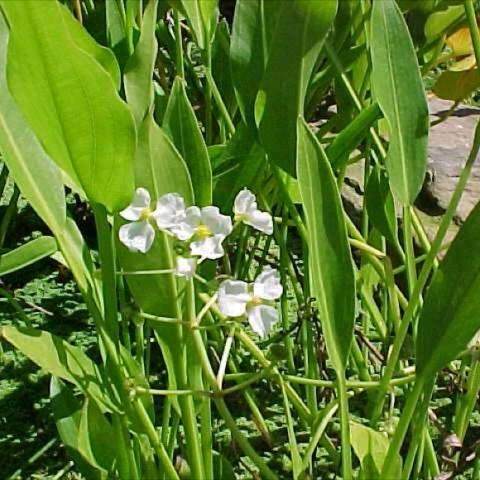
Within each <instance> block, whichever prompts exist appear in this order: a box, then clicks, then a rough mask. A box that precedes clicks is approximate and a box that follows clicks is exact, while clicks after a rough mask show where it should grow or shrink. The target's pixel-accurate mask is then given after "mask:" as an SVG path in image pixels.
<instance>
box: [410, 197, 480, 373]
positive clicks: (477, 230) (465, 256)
mask: <svg viewBox="0 0 480 480" xmlns="http://www.w3.org/2000/svg"><path fill="white" fill-rule="evenodd" d="M479 236H480V204H478V205H477V206H476V207H475V208H474V210H473V211H472V212H471V213H470V215H469V217H468V218H467V221H466V222H465V223H464V225H463V226H462V228H461V229H460V231H459V232H458V234H457V236H456V237H455V240H454V241H453V243H452V245H451V246H450V248H449V250H448V252H447V254H446V255H445V258H444V259H443V261H442V263H441V264H440V267H439V269H438V270H437V271H436V273H435V275H434V277H433V280H432V283H431V285H430V288H429V289H428V293H427V296H426V298H425V303H424V306H423V309H422V312H421V315H420V319H419V323H418V336H417V372H418V374H419V375H423V376H425V375H427V376H428V375H433V374H434V373H435V372H436V371H437V370H439V369H440V368H442V367H443V366H444V365H446V364H447V363H448V362H450V361H451V360H453V359H454V358H455V357H456V356H457V355H458V354H459V353H460V352H461V351H462V350H464V349H465V348H466V346H467V344H468V342H469V341H470V340H471V339H472V337H473V336H474V335H475V333H476V332H477V331H478V330H480V295H479V292H480V256H479V255H476V254H475V252H476V251H477V248H478V239H479Z"/></svg>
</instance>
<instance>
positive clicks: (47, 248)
mask: <svg viewBox="0 0 480 480" xmlns="http://www.w3.org/2000/svg"><path fill="white" fill-rule="evenodd" d="M56 251H57V242H56V241H55V239H54V238H53V237H39V238H36V239H34V240H31V241H30V242H28V243H25V244H24V245H21V246H20V247H17V248H15V249H14V250H11V251H10V252H8V253H4V254H3V255H0V275H6V274H7V273H12V272H16V271H17V270H21V269H22V268H25V267H27V266H28V265H31V264H32V263H35V262H38V261H39V260H41V259H42V258H45V257H49V256H50V255H53V254H54V253H55V252H56Z"/></svg>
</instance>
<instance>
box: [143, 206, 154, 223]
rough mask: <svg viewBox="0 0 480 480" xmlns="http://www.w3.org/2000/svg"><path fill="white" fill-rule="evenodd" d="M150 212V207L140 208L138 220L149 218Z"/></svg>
mask: <svg viewBox="0 0 480 480" xmlns="http://www.w3.org/2000/svg"><path fill="white" fill-rule="evenodd" d="M151 214H152V209H151V208H149V207H147V208H144V209H143V210H142V213H141V214H140V220H141V221H145V220H148V219H149V218H150V215H151Z"/></svg>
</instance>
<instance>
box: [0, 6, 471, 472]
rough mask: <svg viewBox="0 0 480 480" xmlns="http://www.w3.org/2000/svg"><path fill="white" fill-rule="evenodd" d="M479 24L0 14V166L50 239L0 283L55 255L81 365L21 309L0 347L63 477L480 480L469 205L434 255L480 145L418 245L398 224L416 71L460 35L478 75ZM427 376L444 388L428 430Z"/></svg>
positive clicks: (422, 152) (463, 10)
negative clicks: (357, 203)
mask: <svg viewBox="0 0 480 480" xmlns="http://www.w3.org/2000/svg"><path fill="white" fill-rule="evenodd" d="M220 6H221V5H220ZM475 8H476V4H475V2H473V0H465V1H464V2H460V1H447V0H428V1H427V0H425V1H424V2H411V1H406V0H405V1H400V0H399V1H398V2H397V1H395V0H382V1H380V0H358V1H355V2H351V1H342V0H338V1H337V0H288V1H287V0H237V2H236V7H235V13H234V16H233V20H232V22H231V24H229V23H228V22H227V21H226V20H225V19H223V18H222V19H220V16H219V5H218V3H217V1H216V0H168V1H166V0H143V1H142V0H107V1H106V2H100V1H96V0H73V1H71V2H59V1H57V0H45V1H42V2H40V1H38V0H24V1H23V2H14V1H12V0H0V150H1V152H2V155H3V159H4V161H5V164H6V166H7V167H8V172H9V174H10V175H11V176H12V178H13V179H14V181H15V185H16V190H15V192H16V194H14V195H16V199H15V201H14V203H16V201H17V199H18V195H20V194H21V195H22V196H23V197H24V198H25V199H26V200H27V201H28V202H29V204H30V205H31V206H32V208H33V209H34V210H35V212H36V214H37V215H38V216H39V217H40V218H41V219H42V220H43V222H44V223H45V224H46V226H47V227H48V229H49V230H50V232H51V234H52V236H51V237H50V236H45V237H41V238H38V239H35V240H32V241H31V242H30V243H27V244H26V245H23V246H21V247H19V248H18V249H16V250H13V251H9V252H7V253H5V254H3V255H2V257H1V259H0V274H1V275H3V274H7V273H11V272H13V271H15V270H16V269H19V268H22V267H25V266H28V265H30V264H31V263H32V262H34V261H35V260H37V259H40V258H44V257H45V256H49V255H51V254H52V253H54V252H57V250H58V252H57V253H56V258H57V259H59V260H60V261H61V262H62V263H63V264H65V265H66V266H67V267H68V269H70V271H71V272H72V275H73V277H74V279H75V281H76V284H77V286H78V289H79V291H80V292H81V294H82V296H83V298H84V301H85V304H86V306H87V308H88V311H89V315H90V316H91V319H92V321H93V323H94V325H95V332H96V335H97V337H96V341H97V352H98V359H99V361H93V359H92V358H91V357H90V356H88V355H87V354H86V353H85V352H84V351H83V350H82V349H81V348H80V347H77V346H74V345H71V344H69V343H68V342H66V341H65V340H64V339H62V338H60V337H58V336H56V335H54V334H52V333H51V332H49V331H46V330H40V329H35V328H32V327H31V326H30V325H28V316H26V315H25V314H24V312H22V310H21V308H20V307H18V311H19V315H18V324H14V325H9V326H2V328H1V330H0V336H1V338H2V340H4V341H5V342H8V343H9V344H11V345H13V346H14V347H15V348H17V349H18V350H20V351H21V352H22V353H23V354H25V355H26V356H27V357H28V358H29V359H31V360H32V361H33V362H35V363H36V364H37V365H38V366H40V367H41V368H42V369H43V370H44V371H46V372H48V373H49V374H50V375H51V385H50V398H51V407H52V410H53V416H54V419H55V422H56V426H57V430H58V435H59V437H60V439H61V441H62V443H63V445H64V446H65V448H66V450H67V452H68V454H69V456H70V457H71V458H72V460H73V461H74V462H75V468H76V469H77V471H79V472H80V473H81V474H82V475H83V476H84V477H85V478H87V479H90V478H91V479H103V478H119V479H123V480H140V479H143V478H151V479H164V478H168V479H179V478H191V479H195V480H201V479H208V480H210V479H228V478H240V477H241V475H243V474H244V473H245V472H247V473H248V472H249V473H248V474H249V475H250V476H251V477H253V478H265V479H272V480H273V479H277V478H290V477H291V478H294V479H298V480H300V479H306V478H338V477H339V476H340V477H341V478H343V479H345V480H349V479H353V478H361V479H400V478H405V479H407V478H412V479H419V478H422V479H423V478H425V479H428V478H430V479H434V478H453V476H454V475H455V474H457V473H466V474H467V475H470V476H471V477H470V478H474V479H480V453H479V452H480V447H479V445H478V441H477V442H475V441H473V442H471V441H470V440H469V439H468V438H467V437H468V432H469V431H472V430H474V429H473V427H472V425H471V424H470V417H471V416H472V413H473V412H474V411H475V408H476V399H477V397H478V392H479V390H480V367H479V363H478V362H479V357H478V352H477V343H478V334H477V332H478V331H479V330H480V293H479V292H480V255H477V254H476V246H477V245H478V238H479V234H480V206H478V205H477V207H475V208H474V209H473V211H472V212H471V214H470V216H469V218H468V220H467V221H466V222H465V224H464V225H462V227H461V228H460V231H459V233H458V234H457V236H456V238H455V240H454V241H453V242H452V243H451V245H446V244H445V238H446V233H447V230H448V228H449V226H450V224H451V222H452V219H453V218H454V216H455V213H456V209H457V206H458V204H459V201H460V199H461V196H462V193H463V191H464V190H465V187H466V184H467V181H468V179H469V177H470V174H471V171H472V166H473V162H474V161H475V159H476V157H477V154H478V151H479V148H480V130H478V129H477V132H476V133H475V137H474V139H473V142H472V147H471V153H470V156H469V157H468V158H467V159H466V162H465V165H464V168H463V170H462V172H461V173H460V176H459V178H458V184H457V185H456V188H455V191H454V193H453V195H452V198H451V200H450V204H449V206H448V208H447V211H446V213H445V215H444V216H443V218H442V220H441V222H440V225H439V227H438V230H437V232H436V234H435V236H434V237H433V238H429V237H428V236H427V234H426V232H425V229H424V227H423V225H422V222H421V220H420V218H419V216H418V214H417V210H416V208H415V200H416V199H417V196H418V194H419V192H420V191H421V189H422V185H423V182H424V178H425V173H426V167H427V147H428V135H429V129H430V119H429V114H428V103H427V98H426V95H425V89H424V84H423V80H422V73H423V74H425V75H426V74H428V73H429V72H431V71H432V69H436V68H438V66H442V65H446V64H447V62H448V61H450V59H451V58H453V57H457V56H458V55H457V54H453V56H452V53H451V52H450V51H449V50H448V49H449V48H454V49H455V48H456V47H452V45H453V44H452V38H453V39H455V38H456V37H455V35H457V36H458V35H462V34H465V32H467V31H468V32H469V37H468V38H469V41H470V43H469V44H468V45H469V47H468V49H467V50H468V51H466V52H465V56H467V55H469V60H468V62H469V63H468V65H469V69H474V70H472V72H473V75H476V74H477V70H476V66H475V65H478V63H479V62H478V60H479V59H480V35H479V31H478V28H477V21H476V10H475ZM407 20H408V23H407ZM455 32H457V33H455ZM458 32H463V33H460V34H459V33H458ZM457 38H458V37H457ZM467 43H468V42H467ZM457 53H458V52H457ZM474 59H476V62H474V61H473V60H474ZM450 73H451V72H446V73H444V74H443V75H447V76H448V74H450ZM475 78H476V77H475ZM442 82H443V83H442ZM445 82H447V83H448V82H449V80H448V79H447V80H445V77H443V79H442V76H441V77H440V78H439V80H438V83H437V84H436V87H435V88H436V89H437V90H438V89H439V88H440V86H442V85H443V87H442V88H444V87H445ZM439 85H440V86H439ZM448 85H450V84H448ZM448 85H447V91H448V90H449V89H450V87H449V86H448ZM475 85H476V86H478V85H477V83H475V84H474V86H473V87H472V88H470V89H464V90H462V92H460V93H458V92H457V93H456V94H455V95H450V96H447V98H449V99H451V100H454V101H460V100H462V99H463V98H464V97H466V96H467V95H469V94H470V93H471V92H472V89H473V88H475ZM452 88H453V87H452ZM332 106H334V107H335V108H331V107H332ZM353 163H358V164H361V165H362V168H363V185H362V189H363V192H364V204H363V208H362V211H361V215H360V216H361V218H360V219H356V218H353V217H352V216H350V215H349V214H348V213H347V210H346V209H345V207H344V205H343V202H342V197H341V191H342V185H343V182H344V178H345V175H346V171H347V169H348V168H349V166H350V165H351V164H353ZM7 167H5V168H7ZM4 171H5V172H7V170H4ZM5 175H6V173H5ZM5 175H4V173H3V171H2V173H1V175H0V184H1V185H0V186H1V187H2V189H3V186H4V183H5V182H4V177H5ZM5 178H6V177H5ZM66 188H68V189H69V190H71V191H73V192H75V194H76V195H78V196H80V198H81V199H82V201H83V202H85V203H86V204H87V205H88V207H89V208H90V209H91V211H92V213H93V216H94V219H95V227H96V228H95V231H96V243H95V246H94V247H95V248H94V249H93V250H92V249H91V248H90V247H89V244H87V242H86V240H85V238H84V233H85V232H82V231H81V229H80V228H79V225H78V224H77V222H76V219H75V218H74V217H72V216H71V215H70V214H68V213H67V209H66V200H65V192H66ZM5 215H6V214H5ZM4 223H5V225H4ZM8 224H9V221H2V223H1V224H0V237H1V238H0V240H1V241H0V243H2V241H3V238H4V231H6V229H7V227H8ZM2 235H3V237H2ZM445 250H446V253H445ZM443 255H444V256H443ZM10 300H11V301H14V300H15V299H14V298H11V299H10ZM476 334H477V336H476ZM445 372H449V374H452V375H454V376H455V378H461V379H462V383H461V386H460V387H459V388H458V389H457V391H456V394H455V395H454V396H452V405H453V406H452V414H451V418H450V419H447V420H445V421H444V420H438V419H437V420H436V421H434V420H432V419H433V418H435V416H434V414H433V412H432V408H433V405H435V404H436V402H437V400H438V395H439V392H440V391H441V390H442V388H444V387H443V386H442V384H443V382H444V377H445V375H444V374H445ZM239 399H240V400H239ZM269 409H270V411H271V410H272V409H273V410H275V411H276V412H277V413H278V412H279V413H278V414H279V415H280V418H281V421H280V423H281V426H280V427H278V428H276V427H273V426H272V420H271V418H269V415H268V411H269ZM243 417H247V418H249V419H253V423H254V427H252V428H253V429H254V431H255V432H256V433H257V434H259V435H260V437H261V439H262V440H261V441H263V443H264V445H265V446H264V447H262V448H259V447H258V442H257V441H256V440H257V439H255V438H252V437H253V436H254V435H252V432H251V431H250V432H249V431H248V429H246V428H245V425H244V424H243V423H241V422H240V420H239V419H241V418H243ZM447 417H448V415H447ZM452 418H453V420H452ZM469 428H470V430H469ZM225 430H227V431H228V432H229V435H230V436H231V442H232V443H233V444H234V445H235V449H229V448H225V445H224V446H223V447H222V442H221V440H220V438H221V437H222V435H224V433H225ZM279 432H280V433H279ZM447 439H449V441H448V442H447ZM262 449H265V450H268V452H263V451H262ZM443 450H446V452H447V453H446V454H444V453H442V451H443ZM279 452H280V453H279ZM242 472H243V473H242Z"/></svg>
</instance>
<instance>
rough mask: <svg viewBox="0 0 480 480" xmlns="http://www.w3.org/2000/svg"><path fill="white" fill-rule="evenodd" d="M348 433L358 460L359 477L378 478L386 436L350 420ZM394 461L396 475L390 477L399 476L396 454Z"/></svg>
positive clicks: (385, 449) (385, 452) (366, 479)
mask: <svg viewBox="0 0 480 480" xmlns="http://www.w3.org/2000/svg"><path fill="white" fill-rule="evenodd" d="M350 435H351V443H352V448H353V451H354V452H355V455H356V456H357V457H358V459H359V460H360V463H361V466H362V471H361V474H360V477H359V478H362V479H364V480H374V479H378V480H380V478H381V477H380V472H381V471H382V467H383V463H384V461H385V457H386V456H387V451H388V446H389V441H388V437H387V436H386V435H385V434H383V433H380V432H377V431H375V430H373V429H372V428H369V427H366V426H365V425H361V424H360V423H356V422H350ZM396 463H398V466H397V469H396V475H395V476H394V477H392V478H400V477H401V472H402V469H401V459H400V457H399V456H398V457H397V460H396Z"/></svg>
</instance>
